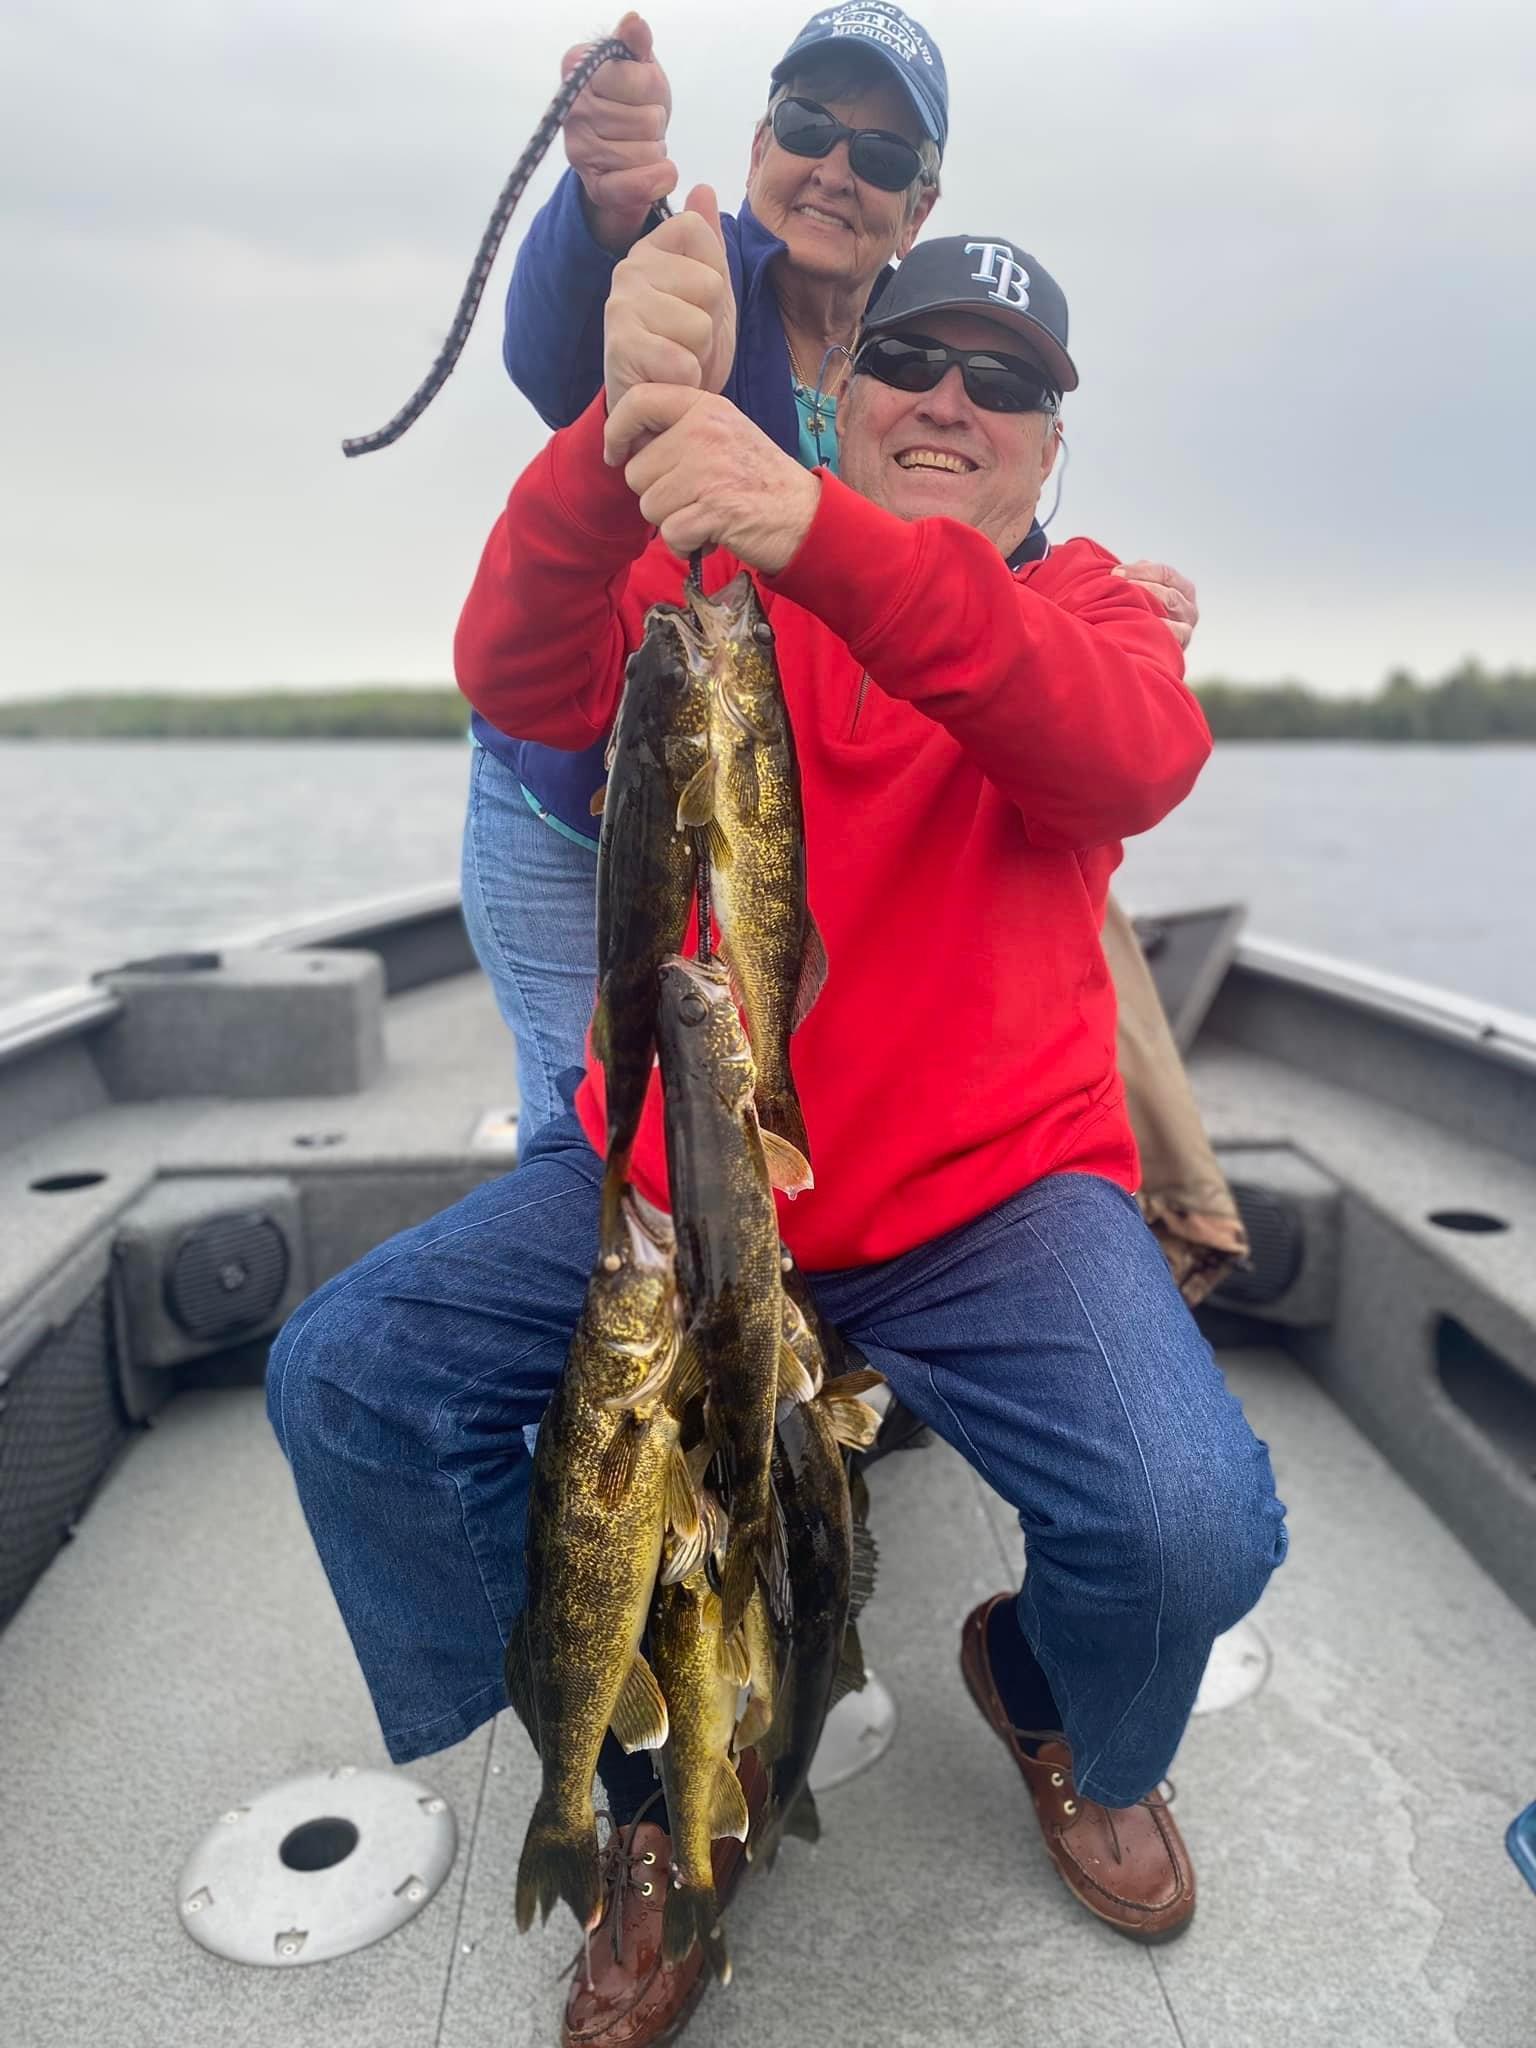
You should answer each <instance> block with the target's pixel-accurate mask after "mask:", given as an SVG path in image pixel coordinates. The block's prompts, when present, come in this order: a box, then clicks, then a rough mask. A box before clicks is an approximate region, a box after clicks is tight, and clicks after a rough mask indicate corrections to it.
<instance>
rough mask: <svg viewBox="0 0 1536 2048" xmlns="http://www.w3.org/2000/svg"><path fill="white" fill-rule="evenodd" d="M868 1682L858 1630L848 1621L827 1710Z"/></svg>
mask: <svg viewBox="0 0 1536 2048" xmlns="http://www.w3.org/2000/svg"><path fill="white" fill-rule="evenodd" d="M868 1683H869V1675H868V1673H867V1672H866V1671H865V1669H864V1651H863V1647H862V1645H861V1644H860V1642H859V1632H858V1630H857V1629H856V1628H855V1627H854V1625H853V1623H852V1622H851V1621H850V1622H849V1624H848V1626H847V1628H846V1629H844V1631H843V1653H842V1655H841V1657H839V1659H838V1661H837V1672H836V1675H835V1676H834V1677H833V1680H832V1698H831V1700H830V1702H829V1704H828V1709H827V1710H828V1712H829V1713H830V1712H831V1709H832V1708H833V1707H835V1706H836V1705H837V1703H838V1701H839V1700H845V1699H847V1697H848V1695H849V1693H851V1692H862V1691H863V1690H864V1688H865V1686H866V1685H867V1684H868Z"/></svg>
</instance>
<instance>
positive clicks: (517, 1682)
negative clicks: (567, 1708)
mask: <svg viewBox="0 0 1536 2048" xmlns="http://www.w3.org/2000/svg"><path fill="white" fill-rule="evenodd" d="M502 1669H503V1672H504V1673H505V1676H506V1681H507V1699H508V1701H509V1702H510V1704H511V1707H512V1711H513V1712H514V1713H515V1714H516V1716H517V1718H518V1719H519V1721H521V1722H522V1724H523V1726H524V1727H525V1728H526V1729H527V1730H528V1734H529V1736H530V1738H531V1740H532V1742H533V1746H534V1748H535V1749H537V1748H538V1746H539V1706H538V1693H537V1691H536V1690H535V1688H534V1683H533V1659H532V1655H531V1653H530V1651H529V1647H528V1616H527V1614H526V1612H524V1613H522V1614H519V1615H518V1616H517V1618H516V1620H515V1621H514V1622H513V1623H512V1633H511V1634H510V1635H509V1636H508V1637H507V1653H506V1657H505V1659H504V1661H503V1665H502Z"/></svg>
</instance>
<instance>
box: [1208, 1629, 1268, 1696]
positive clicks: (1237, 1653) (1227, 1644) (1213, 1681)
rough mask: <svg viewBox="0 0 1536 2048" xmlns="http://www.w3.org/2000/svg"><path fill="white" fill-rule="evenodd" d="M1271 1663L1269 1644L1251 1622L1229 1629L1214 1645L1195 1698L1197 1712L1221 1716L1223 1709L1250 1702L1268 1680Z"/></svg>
mask: <svg viewBox="0 0 1536 2048" xmlns="http://www.w3.org/2000/svg"><path fill="white" fill-rule="evenodd" d="M1270 1662H1271V1659H1270V1654H1269V1645H1268V1643H1266V1642H1265V1640H1264V1638H1263V1637H1262V1636H1261V1635H1260V1634H1259V1632H1258V1630H1257V1629H1256V1628H1255V1627H1254V1625H1253V1623H1252V1622H1251V1621H1240V1622H1239V1623H1238V1624H1237V1626H1236V1628H1229V1629H1228V1630H1227V1632H1226V1634H1225V1635H1222V1636H1218V1637H1217V1638H1216V1641H1215V1643H1214V1644H1213V1645H1212V1648H1211V1655H1210V1661H1209V1662H1208V1663H1207V1665H1206V1667H1205V1676H1204V1677H1203V1678H1202V1679H1201V1681H1200V1690H1199V1692H1198V1693H1197V1694H1196V1695H1195V1708H1194V1710H1195V1712H1196V1713H1197V1714H1219V1713H1220V1712H1221V1710H1222V1708H1223V1707H1235V1706H1236V1705H1237V1704H1238V1702H1239V1700H1246V1699H1251V1698H1252V1697H1253V1695H1254V1694H1255V1693H1256V1692H1257V1691H1258V1689H1259V1687H1260V1686H1261V1685H1262V1684H1263V1683H1264V1681H1265V1680H1266V1679H1267V1678H1268V1676H1269V1667H1270Z"/></svg>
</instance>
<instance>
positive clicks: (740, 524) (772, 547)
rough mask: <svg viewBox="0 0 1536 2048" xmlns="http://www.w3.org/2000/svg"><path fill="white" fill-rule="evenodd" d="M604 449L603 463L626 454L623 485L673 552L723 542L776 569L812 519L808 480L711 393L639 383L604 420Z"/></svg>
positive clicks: (813, 489)
mask: <svg viewBox="0 0 1536 2048" xmlns="http://www.w3.org/2000/svg"><path fill="white" fill-rule="evenodd" d="M608 449H609V457H608V459H609V460H610V462H613V461H625V457H626V454H627V456H628V460H627V461H625V469H624V479H625V482H626V483H627V484H628V485H629V487H630V489H631V490H632V491H633V492H634V493H635V495H636V496H637V497H638V498H639V500H640V511H641V513H642V515H643V516H644V518H645V519H646V520H647V521H648V522H649V523H650V524H651V525H652V526H654V527H656V528H658V529H659V531H660V533H661V537H662V539H663V540H664V541H665V542H666V544H667V546H668V547H669V548H671V550H672V552H673V553H674V554H675V555H682V556H684V557H686V556H688V555H691V554H692V553H693V552H694V550H695V549H696V548H707V547H722V548H729V549H730V551H731V553H732V554H733V555H736V556H737V557H738V558H739V559H740V560H741V561H743V562H745V563H747V565H748V566H749V567H750V568H753V569H760V570H761V571H762V572H763V574H764V575H765V576H775V575H777V574H778V572H779V570H781V569H783V568H786V567H787V566H788V565H789V563H790V561H791V560H792V559H793V557H794V555H795V554H796V553H797V552H798V550H799V548H800V544H801V542H802V541H803V540H804V539H805V537H806V535H807V534H808V533H809V532H810V530H811V521H812V520H813V519H814V518H815V517H816V507H817V504H818V503H819V501H820V498H821V485H820V483H819V482H818V481H817V479H816V477H814V476H813V475H812V474H811V472H810V471H809V470H808V469H802V468H801V467H800V465H799V463H798V462H796V461H795V459H794V458H793V456H790V455H786V454H785V453H784V451H783V449H782V448H780V447H778V446H777V444H776V443H774V442H773V441H770V440H769V438H768V436H767V435H766V434H765V433H763V432H762V430H761V429H760V428H758V427H755V426H753V424H752V422H751V421H750V420H749V419H748V418H747V417H746V415H745V414H744V413H740V412H738V411H737V410H736V407H735V406H734V405H732V404H731V402H730V400H729V399H728V398H721V397H719V396H717V395H716V394H715V393H713V392H709V391H689V390H684V389H682V388H680V387H679V386H677V385H675V384H637V385H636V386H635V387H634V388H633V390H631V391H629V392H627V393H626V394H625V396H624V398H623V400H622V401H621V403H620V404H619V406H618V408H617V409H616V410H615V411H614V412H613V413H612V414H611V415H610V417H609V420H608ZM630 451H637V452H630Z"/></svg>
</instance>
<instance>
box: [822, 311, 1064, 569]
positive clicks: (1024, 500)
mask: <svg viewBox="0 0 1536 2048" xmlns="http://www.w3.org/2000/svg"><path fill="white" fill-rule="evenodd" d="M914 324H915V326H917V327H920V328H921V331H922V333H923V334H925V335H926V336H928V337H929V339H930V340H933V341H939V342H943V343H945V344H946V345H947V346H948V347H950V348H970V349H999V350H1001V351H1002V352H1003V353H1004V354H1007V355H1014V356H1023V357H1024V358H1026V359H1027V360H1029V361H1031V362H1033V361H1035V360H1036V358H1035V357H1034V355H1033V352H1032V351H1031V349H1030V347H1029V344H1028V343H1027V342H1026V341H1024V340H1022V339H1020V337H1019V336H1018V335H1017V334H1016V333H1015V332H1014V331H1013V329H1012V328H1008V327H1003V326H1001V325H999V324H998V323H997V322H995V321H992V320H985V319H982V318H981V317H980V316H979V315H976V314H972V313H933V314H924V315H923V317H922V319H921V321H920V322H916V323H914ZM837 434H838V473H839V475H840V476H841V477H842V479H843V481H844V482H845V483H847V484H849V485H850V486H851V487H852V488H853V489H854V490H856V491H858V492H860V493H861V494H862V495H863V496H864V497H866V498H869V499H872V500H873V502H874V503H875V504H877V505H883V506H884V507H885V509H886V510H887V511H888V512H894V513H895V514H896V516H897V517H898V518H899V519H929V518H935V517H938V516H943V517H945V518H949V519H960V520H963V521H964V522H965V524H966V525H967V526H974V527H976V528H977V530H978V531H979V532H981V533H984V534H986V536H987V538H988V539H989V540H991V541H993V542H994V543H995V544H996V545H997V546H998V547H999V548H1001V549H1002V551H1003V552H1004V553H1005V554H1010V553H1011V552H1012V551H1013V549H1014V548H1015V547H1017V546H1018V544H1019V542H1020V541H1021V540H1022V539H1023V538H1024V536H1025V534H1026V533H1027V532H1028V531H1029V526H1030V521H1031V520H1032V519H1033V518H1034V515H1035V506H1036V505H1037V504H1038V503H1039V500H1040V492H1041V489H1042V487H1043V486H1044V483H1045V480H1046V478H1047V477H1048V476H1049V475H1050V473H1051V470H1052V468H1053V467H1054V465H1055V461H1056V432H1055V426H1054V422H1053V420H1052V418H1051V416H1050V414H1048V413H1042V412H1024V413H1002V412H987V411H985V410H983V408H982V407H981V406H978V405H973V404H972V402H971V400H970V399H969V398H968V397H967V396H966V391H965V385H964V383H963V382H962V380H961V376H960V371H959V368H958V366H951V367H950V368H949V369H948V370H946V371H945V373H944V376H943V378H942V380H941V381H940V382H939V383H938V384H936V385H935V386H934V388H933V390H932V391H896V390H894V389H893V388H892V387H891V386H890V385H889V384H882V383H881V382H880V380H879V379H878V378H877V377H871V376H867V375H866V376H859V377H855V378H854V379H853V381H852V383H851V384H850V386H849V388H848V391H847V393H846V394H845V396H844V398H843V401H842V403H841V404H840V405H839V407H838V409H837Z"/></svg>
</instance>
